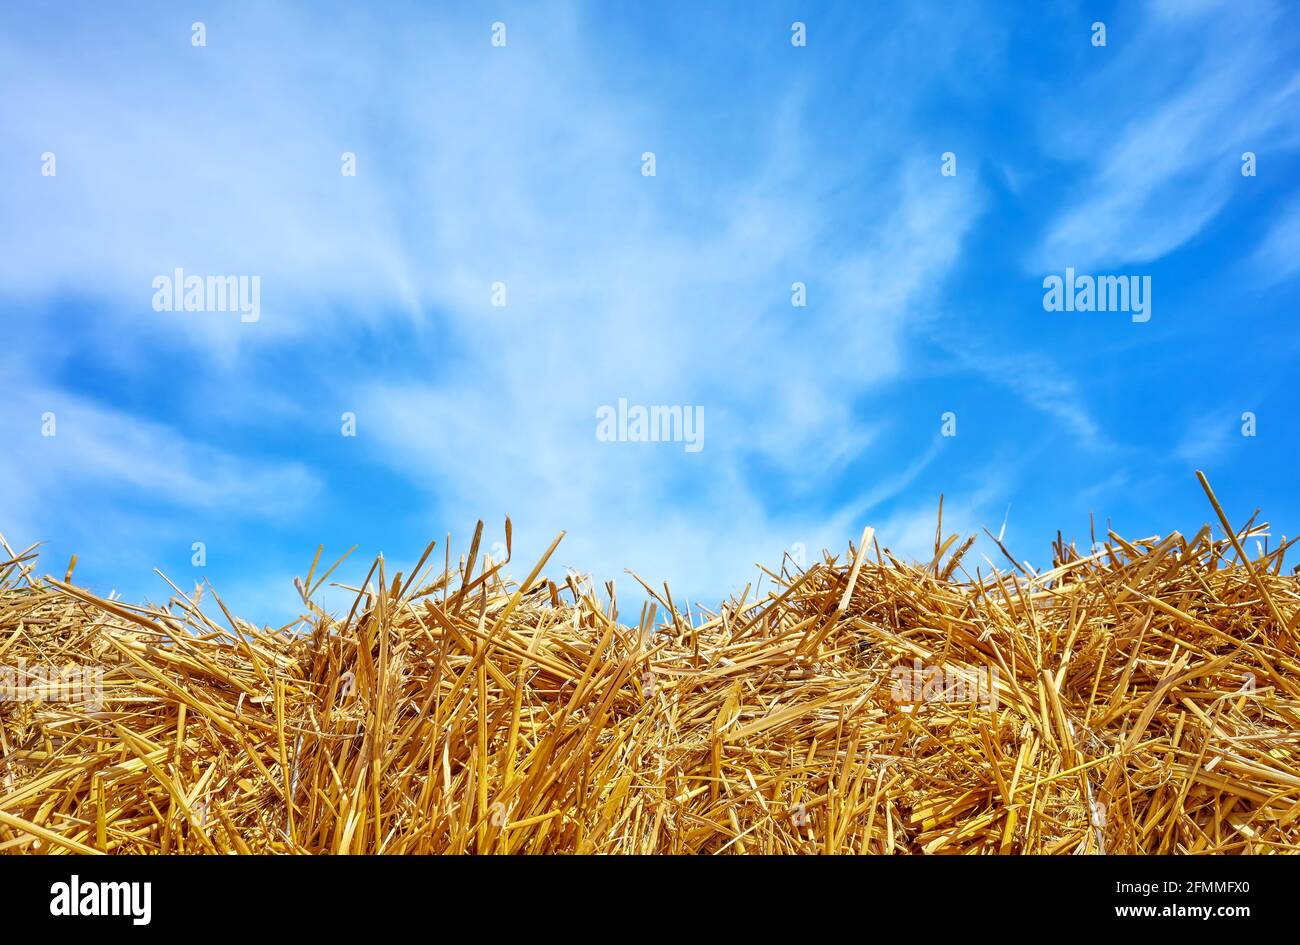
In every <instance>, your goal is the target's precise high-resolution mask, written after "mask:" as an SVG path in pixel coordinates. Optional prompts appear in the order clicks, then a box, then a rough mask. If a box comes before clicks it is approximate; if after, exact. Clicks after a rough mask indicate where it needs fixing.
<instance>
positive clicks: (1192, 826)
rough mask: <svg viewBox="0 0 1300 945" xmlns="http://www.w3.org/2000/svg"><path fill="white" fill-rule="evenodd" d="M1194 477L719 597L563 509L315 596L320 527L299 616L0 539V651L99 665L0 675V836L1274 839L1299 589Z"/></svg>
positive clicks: (1293, 804) (999, 843)
mask: <svg viewBox="0 0 1300 945" xmlns="http://www.w3.org/2000/svg"><path fill="white" fill-rule="evenodd" d="M1206 491H1207V494H1208V495H1210V498H1211V502H1212V503H1213V505H1214V508H1215V510H1216V514H1218V515H1219V517H1220V521H1221V523H1222V525H1223V527H1224V528H1225V530H1226V533H1227V536H1228V537H1226V538H1224V539H1215V538H1213V537H1212V532H1211V529H1210V528H1209V527H1205V528H1202V529H1201V530H1200V531H1199V532H1198V533H1197V534H1196V535H1194V536H1193V537H1191V538H1190V539H1188V538H1185V537H1183V536H1182V535H1180V534H1178V533H1174V534H1171V535H1168V536H1165V537H1163V538H1150V539H1144V540H1141V541H1125V540H1124V539H1122V538H1120V537H1119V536H1117V535H1114V534H1111V535H1109V536H1108V539H1107V541H1106V542H1105V543H1104V544H1103V545H1102V546H1100V547H1097V548H1096V550H1095V552H1094V553H1090V554H1086V555H1085V554H1080V553H1079V552H1078V551H1077V550H1076V549H1075V548H1074V547H1073V546H1070V545H1067V544H1065V543H1064V542H1062V541H1060V540H1059V539H1058V542H1057V544H1056V546H1055V552H1056V554H1055V561H1054V566H1053V567H1052V569H1051V570H1049V571H1047V572H1045V573H1041V574H1035V573H1032V572H1029V571H1027V570H1025V569H1024V568H1023V567H1022V566H1021V565H1015V566H1014V568H1013V569H1012V570H1010V571H1008V572H1001V571H998V570H993V571H992V573H989V574H987V575H985V574H982V573H981V572H980V571H977V572H976V574H975V575H974V576H972V575H970V574H968V573H967V572H966V571H965V570H964V568H963V567H962V564H963V561H962V559H963V556H964V555H965V554H966V552H967V551H968V550H969V548H970V546H971V542H970V541H967V542H965V543H962V544H961V545H960V546H958V543H957V541H956V536H953V537H952V538H949V539H947V540H946V541H941V540H939V539H940V538H941V537H942V531H941V530H940V533H939V536H938V537H937V538H936V543H935V555H934V558H933V560H931V561H930V562H928V563H924V564H914V565H909V564H904V563H902V562H900V561H898V560H896V559H895V558H894V557H893V556H892V555H890V554H889V553H888V551H887V550H882V549H881V548H880V547H879V545H878V544H877V543H875V542H874V541H873V540H872V538H871V534H870V532H868V533H867V534H866V535H864V536H863V539H862V540H861V541H859V543H858V544H857V545H856V546H855V547H850V549H849V552H848V554H846V555H845V556H843V557H842V558H841V557H834V556H831V555H829V554H824V555H823V557H822V559H821V560H819V561H816V562H815V563H813V564H812V565H811V566H810V567H808V568H807V569H798V568H794V567H793V566H790V565H789V564H788V562H787V565H786V566H783V567H782V569H781V570H780V571H779V572H773V571H768V572H767V573H768V574H769V575H770V577H771V580H772V582H773V585H774V588H773V590H771V591H770V592H769V593H767V594H766V596H764V597H762V598H761V599H755V600H752V601H750V600H747V599H746V597H747V595H748V591H746V594H744V595H741V597H740V598H739V599H733V600H731V601H730V602H728V604H727V605H725V606H724V607H723V608H722V609H721V611H720V612H719V613H716V614H711V613H706V614H698V613H692V612H690V611H689V610H688V611H686V612H683V611H681V610H680V609H679V608H678V607H677V605H676V604H675V603H674V602H673V600H672V598H671V596H670V595H669V594H668V592H667V590H666V589H664V591H663V592H662V593H660V592H657V591H655V590H654V589H652V588H650V587H649V586H648V585H647V590H648V591H649V593H650V596H651V599H652V600H653V604H652V605H651V606H649V607H648V608H647V609H646V610H645V611H644V612H643V613H642V618H641V620H640V622H639V623H638V625H636V626H630V625H626V624H622V623H619V622H618V620H617V619H616V611H615V609H614V607H613V606H612V605H602V604H601V603H600V599H599V597H598V595H597V593H596V590H595V588H594V586H593V584H592V582H591V581H590V580H585V581H579V580H576V579H574V578H570V579H568V580H567V581H566V583H565V585H564V586H557V585H556V584H554V583H552V582H551V581H548V580H546V579H545V578H541V577H540V575H541V572H542V569H543V567H544V565H545V562H546V560H547V558H549V556H550V554H551V552H553V551H554V550H555V544H558V542H559V539H557V540H556V543H555V544H553V545H552V546H551V549H550V550H549V551H548V552H547V554H546V556H544V557H543V559H542V560H541V561H540V562H538V563H537V565H536V567H534V568H533V570H532V572H531V573H530V574H529V575H528V576H527V577H526V578H525V579H524V580H523V581H522V583H513V582H511V581H509V580H506V579H505V578H504V577H503V576H502V573H503V572H502V566H503V565H504V564H505V562H502V563H500V564H494V563H492V562H491V561H490V559H489V560H488V561H487V563H486V565H485V567H484V569H483V570H482V571H481V572H480V573H475V571H474V563H475V562H476V561H477V557H478V552H477V545H478V538H479V536H478V535H476V536H475V541H474V543H473V546H472V547H471V549H470V552H469V554H468V555H467V556H466V558H465V559H464V560H465V561H467V562H469V564H468V565H466V566H461V567H451V566H450V563H449V559H448V563H446V564H444V567H443V569H442V573H441V574H440V575H439V576H437V577H431V576H429V575H428V574H427V571H429V570H431V569H429V568H426V562H427V561H428V559H429V557H430V552H431V551H432V549H433V546H432V545H431V546H430V548H429V549H428V550H426V552H425V555H424V557H423V558H422V559H421V561H420V564H419V565H417V568H416V573H415V574H413V575H412V576H410V577H408V578H405V579H404V578H403V577H402V575H400V574H399V575H397V576H395V577H393V578H392V579H391V580H390V579H389V577H388V575H387V574H386V572H385V567H384V562H383V560H382V558H381V559H380V560H378V561H376V562H375V564H374V566H373V567H372V568H371V571H370V574H369V575H368V576H367V578H366V580H365V581H364V582H362V587H361V588H359V589H356V596H355V602H354V604H353V606H352V608H351V610H350V611H349V612H348V613H347V614H345V615H342V616H340V617H335V616H331V615H328V614H326V613H324V612H323V611H321V610H320V608H318V607H317V606H316V605H315V604H314V603H313V601H312V595H313V594H314V593H315V592H317V591H318V590H319V588H320V587H321V586H322V585H323V584H324V582H325V581H326V580H327V579H328V577H329V573H330V572H329V571H327V572H325V574H324V576H321V577H316V576H315V574H316V569H317V565H318V563H319V553H318V554H317V561H316V562H313V565H312V569H311V571H310V572H309V573H308V575H307V577H306V579H305V580H303V581H300V582H298V586H299V589H300V592H301V594H302V598H303V604H304V611H305V613H306V615H307V618H308V619H309V621H310V624H311V627H312V630H311V632H310V633H308V634H290V633H284V632H274V631H271V630H268V629H260V630H259V629H257V628H255V627H253V626H252V625H250V624H247V623H244V622H242V621H238V620H236V619H235V618H234V617H232V616H231V615H230V614H228V613H226V611H225V607H224V606H221V605H220V601H219V599H217V601H216V602H217V604H218V609H219V610H220V611H221V613H222V617H223V620H222V621H221V622H218V621H216V620H214V619H212V618H210V616H209V615H208V614H206V613H205V612H204V610H203V609H201V607H200V602H199V601H198V600H197V599H195V598H194V597H191V596H187V595H185V594H184V593H182V592H181V591H180V590H179V589H176V596H175V597H174V598H173V599H172V600H171V602H170V603H169V604H168V605H167V606H166V607H134V606H128V605H126V604H124V603H122V602H121V601H117V600H107V599H104V598H101V597H98V596H96V595H94V594H92V593H90V592H89V591H87V590H86V589H84V588H80V587H77V586H75V585H74V584H73V583H72V582H71V577H72V569H71V567H70V568H69V570H68V573H67V574H66V575H65V578H64V580H57V579H54V578H51V577H45V578H41V577H38V576H37V570H36V559H35V557H34V555H33V554H32V552H30V551H28V552H24V553H15V552H14V551H13V550H12V549H10V548H9V547H8V545H5V546H4V547H5V551H6V554H7V558H8V560H6V561H4V562H3V563H0V666H8V667H14V666H17V665H18V664H19V663H20V662H23V663H25V664H26V665H27V666H29V667H33V666H37V665H41V666H48V665H51V664H53V665H56V666H63V665H65V664H73V665H76V666H80V667H92V668H94V669H96V670H97V671H99V672H101V673H102V675H101V676H97V678H98V679H99V682H100V683H101V685H102V693H101V694H99V695H98V697H97V698H93V699H92V698H88V697H85V696H86V694H85V693H84V692H82V693H80V696H81V697H80V698H78V699H74V700H73V701H67V700H63V701H60V700H58V699H54V700H46V701H42V702H34V701H30V700H26V701H8V702H5V703H3V705H0V718H2V720H3V724H2V725H0V755H2V757H0V784H3V790H2V793H0V850H4V851H6V852H42V853H61V852H67V851H75V852H82V853H84V852H95V851H99V852H105V853H160V852H161V853H165V852H177V853H225V852H240V853H363V852H383V853H464V852H478V853H551V852H577V853H651V852H661V853H755V852H761V853H848V852H854V853H920V852H924V853H1098V852H1106V853H1273V852H1286V851H1294V850H1296V849H1297V845H1298V844H1300V826H1298V824H1297V818H1298V817H1300V762H1298V760H1297V759H1298V757H1300V756H1298V753H1297V740H1298V739H1300V735H1298V734H1297V732H1298V730H1300V728H1298V725H1297V723H1298V722H1300V701H1297V697H1298V696H1300V692H1298V688H1300V654H1298V653H1297V645H1296V633H1297V623H1298V622H1300V586H1298V585H1297V581H1296V579H1295V578H1294V577H1291V576H1287V575H1283V574H1282V562H1283V557H1284V554H1285V551H1286V544H1285V543H1284V544H1283V545H1282V546H1281V547H1278V548H1276V549H1275V550H1272V551H1265V552H1262V553H1261V554H1260V555H1258V556H1257V557H1256V558H1254V559H1253V560H1251V559H1248V558H1247V556H1246V554H1245V552H1244V549H1243V548H1242V545H1241V539H1243V538H1248V537H1251V538H1259V537H1262V536H1263V535H1264V529H1265V526H1257V525H1254V524H1251V525H1248V526H1247V528H1246V529H1244V530H1243V531H1242V532H1240V533H1237V532H1234V531H1233V530H1232V529H1231V528H1230V527H1229V526H1228V523H1227V520H1226V518H1225V517H1223V515H1222V510H1221V509H1220V508H1219V506H1218V503H1217V502H1216V501H1214V499H1213V494H1212V493H1211V492H1210V491H1209V487H1208V484H1206ZM507 534H508V530H507ZM954 549H955V550H954ZM1008 557H1010V556H1008ZM1011 560H1012V563H1013V564H1014V559H1011ZM74 563H75V562H74ZM330 570H331V571H332V570H333V569H330ZM638 580H639V579H638ZM657 612H662V613H663V614H664V615H665V616H664V617H663V618H662V619H658V620H656V616H655V615H656V613H657ZM49 678H53V677H49ZM49 678H47V680H46V681H47V682H48V681H49ZM28 694H29V695H30V693H28ZM54 694H55V695H56V696H57V695H59V694H60V692H57V691H56V692H55V693H54ZM62 694H63V695H66V693H62ZM10 695H11V696H12V695H13V694H12V693H10Z"/></svg>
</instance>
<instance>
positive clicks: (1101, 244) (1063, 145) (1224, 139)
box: [1031, 2, 1300, 271]
mask: <svg viewBox="0 0 1300 945" xmlns="http://www.w3.org/2000/svg"><path fill="white" fill-rule="evenodd" d="M1162 11H1163V12H1162ZM1156 13H1157V16H1156V17H1155V18H1154V19H1153V20H1152V21H1151V22H1148V23H1147V24H1145V25H1144V26H1143V27H1142V29H1141V30H1140V31H1139V32H1137V33H1136V34H1135V35H1133V36H1131V37H1126V38H1124V39H1123V41H1121V40H1120V38H1119V37H1115V42H1114V48H1113V49H1112V48H1109V47H1108V48H1106V49H1097V50H1092V51H1090V55H1093V56H1094V57H1095V58H1096V59H1097V72H1096V78H1094V79H1093V80H1092V81H1091V82H1089V83H1086V84H1085V85H1084V86H1083V87H1082V88H1081V89H1079V90H1078V91H1077V92H1076V93H1074V94H1067V95H1066V96H1064V98H1063V99H1062V100H1061V101H1060V102H1059V103H1058V109H1057V111H1058V113H1060V114H1061V116H1062V117H1061V118H1060V120H1059V123H1058V124H1057V125H1056V126H1054V127H1053V128H1052V129H1051V130H1050V135H1049V137H1050V138H1051V139H1052V140H1053V143H1054V147H1055V149H1056V150H1057V151H1058V152H1059V154H1060V156H1061V157H1062V158H1063V159H1066V160H1070V161H1082V162H1084V165H1085V167H1087V168H1088V169H1089V173H1088V174H1087V176H1086V179H1085V180H1084V182H1083V183H1082V184H1081V185H1079V186H1078V187H1077V188H1076V189H1075V191H1074V199H1073V200H1071V201H1070V202H1069V203H1068V204H1067V205H1066V206H1065V207H1064V208H1063V209H1062V211H1061V212H1060V213H1059V214H1058V215H1057V216H1056V218H1055V219H1054V220H1053V221H1052V222H1051V224H1050V225H1049V227H1048V229H1047V233H1046V235H1045V237H1044V238H1043V240H1042V243H1041V245H1039V246H1038V247H1037V248H1036V249H1035V251H1034V253H1033V258H1032V262H1031V265H1032V267H1033V268H1035V269H1047V270H1050V271H1056V270H1057V269H1060V268H1061V267H1063V266H1067V265H1068V266H1075V267H1076V268H1078V269H1080V270H1090V269H1096V268H1097V267H1102V266H1107V265H1122V264H1125V263H1135V262H1139V263H1140V262H1149V261H1151V260H1154V259H1159V258H1160V257H1162V256H1164V255H1166V254H1167V253H1169V252H1171V251H1173V250H1175V249H1177V248H1178V247H1179V246H1181V245H1182V244H1184V243H1185V242H1187V241H1188V240H1189V239H1191V238H1192V237H1193V236H1195V235H1196V234H1197V233H1199V232H1200V230H1201V229H1202V228H1203V227H1204V226H1205V225H1206V224H1207V223H1208V222H1209V221H1210V220H1211V219H1213V218H1214V217H1215V216H1216V215H1217V214H1218V213H1219V211H1220V210H1221V209H1222V208H1223V206H1224V204H1225V203H1227V201H1228V200H1229V199H1231V198H1232V197H1233V196H1234V194H1237V193H1239V192H1240V189H1241V188H1242V187H1243V186H1245V185H1244V184H1243V181H1244V180H1245V179H1244V178H1242V177H1241V175H1240V172H1239V169H1240V158H1241V154H1242V152H1244V151H1257V152H1264V151H1266V150H1268V149H1270V148H1273V149H1275V150H1276V149H1284V148H1294V147H1296V145H1297V143H1300V142H1298V140H1297V135H1300V120H1297V117H1296V116H1297V115H1298V114H1300V85H1297V83H1296V82H1294V81H1292V82H1291V83H1289V84H1287V85H1284V86H1283V87H1282V88H1280V89H1279V88H1277V87H1276V84H1275V77H1276V75H1277V72H1278V68H1279V62H1280V57H1282V56H1283V55H1284V52H1283V47H1282V46H1280V45H1279V44H1278V42H1277V36H1276V32H1275V30H1276V20H1277V18H1278V9H1277V7H1276V5H1275V4H1272V3H1267V2H1260V3H1254V4H1249V5H1248V9H1243V8H1242V7H1241V6H1239V5H1232V6H1215V5H1210V4H1202V5H1200V6H1198V7H1196V8H1195V9H1193V8H1191V7H1186V6H1184V7H1183V8H1182V9H1181V11H1180V14H1181V15H1180V16H1178V17H1169V16H1168V13H1169V11H1168V8H1167V7H1164V8H1158V9H1157V10H1156ZM1172 48H1177V49H1179V50H1181V51H1182V52H1181V54H1180V55H1177V56H1158V57H1157V56H1153V55H1152V51H1153V50H1155V49H1161V50H1167V49H1172Z"/></svg>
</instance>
